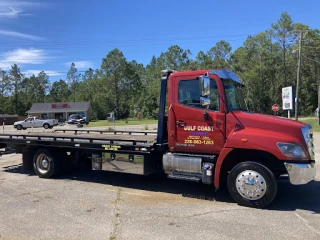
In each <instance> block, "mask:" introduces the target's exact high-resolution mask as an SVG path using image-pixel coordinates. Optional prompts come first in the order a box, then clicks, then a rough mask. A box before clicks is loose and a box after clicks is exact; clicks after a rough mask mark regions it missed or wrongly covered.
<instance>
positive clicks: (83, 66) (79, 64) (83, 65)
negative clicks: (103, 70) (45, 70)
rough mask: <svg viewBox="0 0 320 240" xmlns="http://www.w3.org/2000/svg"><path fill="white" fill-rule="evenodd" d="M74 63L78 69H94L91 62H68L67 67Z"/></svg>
mask: <svg viewBox="0 0 320 240" xmlns="http://www.w3.org/2000/svg"><path fill="white" fill-rule="evenodd" d="M72 63H74V65H75V66H76V68H77V69H88V68H93V64H92V62H90V61H78V62H67V63H66V65H67V66H68V67H70V65H71V64H72Z"/></svg>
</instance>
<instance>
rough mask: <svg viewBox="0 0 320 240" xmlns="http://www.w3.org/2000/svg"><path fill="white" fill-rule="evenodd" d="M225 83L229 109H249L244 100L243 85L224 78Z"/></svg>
mask: <svg viewBox="0 0 320 240" xmlns="http://www.w3.org/2000/svg"><path fill="white" fill-rule="evenodd" d="M223 83H224V89H225V93H226V97H227V104H228V110H230V111H233V110H242V111H248V108H247V105H246V103H245V101H244V94H243V85H241V84H239V83H237V82H235V81H232V80H230V79H224V80H223Z"/></svg>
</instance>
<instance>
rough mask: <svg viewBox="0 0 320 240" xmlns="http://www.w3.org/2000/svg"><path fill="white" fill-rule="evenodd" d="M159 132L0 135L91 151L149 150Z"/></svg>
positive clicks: (6, 140) (19, 142)
mask: <svg viewBox="0 0 320 240" xmlns="http://www.w3.org/2000/svg"><path fill="white" fill-rule="evenodd" d="M156 136H157V133H156V132H139V131H102V130H68V129H57V130H54V131H52V132H27V133H12V134H0V143H2V144H7V145H8V146H10V145H16V146H21V147H24V146H47V147H59V148H77V149H86V150H88V149H91V150H107V151H110V150H111V151H112V150H117V151H121V150H123V151H134V152H137V151H143V152H149V151H150V147H151V146H153V145H154V143H155V139H156Z"/></svg>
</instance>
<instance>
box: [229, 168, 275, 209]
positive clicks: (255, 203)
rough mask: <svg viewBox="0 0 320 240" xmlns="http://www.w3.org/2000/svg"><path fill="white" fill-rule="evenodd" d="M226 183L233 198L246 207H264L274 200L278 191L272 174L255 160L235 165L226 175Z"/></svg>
mask: <svg viewBox="0 0 320 240" xmlns="http://www.w3.org/2000/svg"><path fill="white" fill-rule="evenodd" d="M227 184H228V190H229V192H230V194H231V196H232V197H233V199H234V200H235V201H236V202H237V203H238V204H239V205H243V206H246V207H256V208H264V207H266V206H267V205H269V204H270V203H271V202H272V201H273V200H274V198H275V196H276V194H277V191H278V185H277V181H276V178H275V176H274V174H273V173H272V172H271V171H270V170H269V169H268V168H266V167H265V166H263V165H262V164H259V163H256V162H243V163H240V164H238V165H236V166H235V167H234V168H233V169H232V170H231V172H230V174H229V176H228V183H227Z"/></svg>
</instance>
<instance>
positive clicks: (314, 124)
mask: <svg viewBox="0 0 320 240" xmlns="http://www.w3.org/2000/svg"><path fill="white" fill-rule="evenodd" d="M299 121H300V122H304V123H309V124H311V126H312V129H313V131H314V132H320V125H319V124H318V120H317V119H301V120H299Z"/></svg>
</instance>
